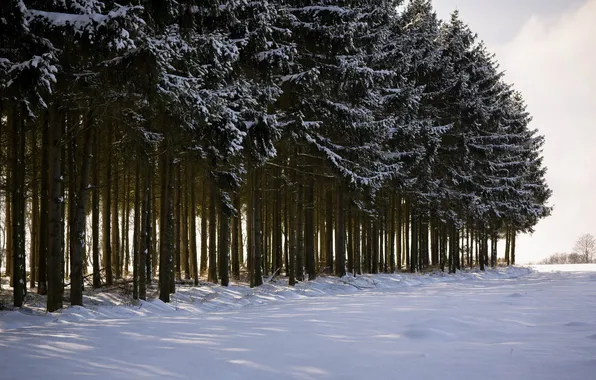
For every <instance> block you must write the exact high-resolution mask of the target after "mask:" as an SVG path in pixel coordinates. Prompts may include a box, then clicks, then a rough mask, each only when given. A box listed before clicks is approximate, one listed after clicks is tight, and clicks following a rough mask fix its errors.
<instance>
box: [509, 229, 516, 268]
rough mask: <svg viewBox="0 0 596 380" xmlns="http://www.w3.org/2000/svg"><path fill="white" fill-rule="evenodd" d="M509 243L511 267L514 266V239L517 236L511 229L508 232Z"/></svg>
mask: <svg viewBox="0 0 596 380" xmlns="http://www.w3.org/2000/svg"><path fill="white" fill-rule="evenodd" d="M510 235H511V237H510V240H509V241H510V242H511V248H509V252H510V254H511V265H515V238H516V235H517V232H516V231H515V230H514V229H511V231H510Z"/></svg>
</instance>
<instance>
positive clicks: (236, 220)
mask: <svg viewBox="0 0 596 380" xmlns="http://www.w3.org/2000/svg"><path fill="white" fill-rule="evenodd" d="M239 203H240V196H239V195H238V194H235V195H234V208H235V209H236V215H234V216H233V217H232V277H233V278H234V279H235V280H239V279H240V244H241V242H240V241H239V240H238V233H239V232H240V228H241V222H240V220H241V219H240V218H241V209H240V207H239Z"/></svg>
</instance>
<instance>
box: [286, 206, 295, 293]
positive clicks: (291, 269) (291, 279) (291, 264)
mask: <svg viewBox="0 0 596 380" xmlns="http://www.w3.org/2000/svg"><path fill="white" fill-rule="evenodd" d="M287 207H289V210H288V218H289V221H290V224H289V225H288V229H289V231H288V234H289V247H290V250H289V256H288V264H287V268H288V284H289V285H290V286H294V285H296V223H295V221H296V205H295V204H294V202H290V203H289V204H288V206H287ZM292 222H294V223H292Z"/></svg>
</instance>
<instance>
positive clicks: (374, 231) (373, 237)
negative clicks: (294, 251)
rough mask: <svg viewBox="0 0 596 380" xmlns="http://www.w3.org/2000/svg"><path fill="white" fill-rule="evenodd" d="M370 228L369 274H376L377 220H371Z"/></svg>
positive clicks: (377, 255)
mask: <svg viewBox="0 0 596 380" xmlns="http://www.w3.org/2000/svg"><path fill="white" fill-rule="evenodd" d="M371 224H372V227H371V244H370V246H369V249H370V250H371V254H370V263H371V267H370V268H371V273H373V274H377V273H379V221H378V219H377V218H373V220H372V223H371Z"/></svg>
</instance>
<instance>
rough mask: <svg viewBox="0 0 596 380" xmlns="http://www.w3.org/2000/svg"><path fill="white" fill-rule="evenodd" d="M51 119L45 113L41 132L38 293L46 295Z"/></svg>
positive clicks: (47, 112) (47, 113)
mask: <svg viewBox="0 0 596 380" xmlns="http://www.w3.org/2000/svg"><path fill="white" fill-rule="evenodd" d="M50 144H51V142H50V117H49V111H46V112H44V117H43V122H42V131H41V173H40V175H41V181H40V196H41V199H40V207H39V227H38V231H39V242H38V245H37V246H38V250H39V252H38V262H39V271H38V278H37V293H38V294H41V295H46V294H47V291H48V287H47V285H48V284H47V258H48V242H49V233H50V228H49V224H50V219H49V215H48V212H49V206H50V181H51V177H50V168H49V166H50V156H49V152H50Z"/></svg>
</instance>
